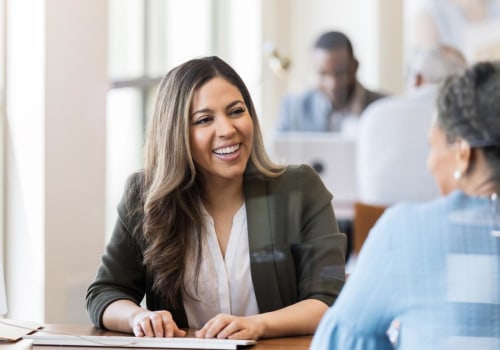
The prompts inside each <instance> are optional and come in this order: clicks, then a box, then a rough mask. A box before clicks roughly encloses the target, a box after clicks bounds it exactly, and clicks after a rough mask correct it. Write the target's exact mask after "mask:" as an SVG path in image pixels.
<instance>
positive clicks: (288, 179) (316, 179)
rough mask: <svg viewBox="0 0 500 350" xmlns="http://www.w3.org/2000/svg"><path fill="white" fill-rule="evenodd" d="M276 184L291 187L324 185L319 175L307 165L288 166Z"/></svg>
mask: <svg viewBox="0 0 500 350" xmlns="http://www.w3.org/2000/svg"><path fill="white" fill-rule="evenodd" d="M276 182H278V183H282V184H289V185H296V186H299V185H303V184H309V185H314V184H320V183H321V184H322V180H321V178H320V176H319V174H318V173H317V172H316V171H315V170H314V169H313V168H311V167H310V166H309V165H307V164H296V165H287V166H286V168H285V171H284V172H283V174H281V175H280V176H278V177H277V178H276Z"/></svg>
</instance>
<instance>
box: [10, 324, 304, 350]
mask: <svg viewBox="0 0 500 350" xmlns="http://www.w3.org/2000/svg"><path fill="white" fill-rule="evenodd" d="M43 330H45V331H47V332H50V333H59V334H73V335H107V336H109V335H120V336H123V335H124V334H123V333H115V332H109V331H104V330H101V329H98V328H95V327H93V326H85V325H44V327H43ZM43 330H42V331H43ZM188 335H189V333H188ZM311 340H312V336H299V337H286V338H273V339H261V340H258V341H257V344H256V345H254V346H251V347H248V348H246V349H249V350H269V349H283V350H284V349H287V350H306V349H309V346H310V344H311ZM38 348H40V349H41V350H62V349H69V348H71V349H75V347H68V346H45V345H44V346H43V347H41V346H39V347H38ZM32 349H33V346H32V341H31V340H26V339H22V340H19V341H17V342H13V343H4V344H1V345H0V350H32ZM78 349H80V350H84V349H89V350H95V349H96V348H95V347H82V346H79V347H78ZM106 349H113V348H112V347H106ZM115 349H118V348H115ZM120 349H122V348H120Z"/></svg>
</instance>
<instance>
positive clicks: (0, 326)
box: [0, 318, 42, 343]
mask: <svg viewBox="0 0 500 350" xmlns="http://www.w3.org/2000/svg"><path fill="white" fill-rule="evenodd" d="M41 327H42V325H41V324H39V323H36V322H31V321H20V320H12V319H9V318H2V319H0V343H4V342H10V341H16V340H19V339H21V338H22V337H23V336H24V335H26V334H29V333H32V332H34V331H35V330H37V329H40V328H41Z"/></svg>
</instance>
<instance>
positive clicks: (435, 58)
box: [410, 45, 467, 84]
mask: <svg viewBox="0 0 500 350" xmlns="http://www.w3.org/2000/svg"><path fill="white" fill-rule="evenodd" d="M466 68H467V62H466V60H465V57H464V55H463V54H462V53H461V52H460V51H459V50H457V49H455V48H454V47H451V46H445V45H438V46H433V47H431V48H427V49H423V50H421V51H420V52H418V53H417V54H416V56H415V57H414V59H413V61H412V63H411V65H410V72H411V74H412V75H416V74H420V76H421V77H422V79H423V80H424V82H426V83H435V84H437V83H440V82H441V81H443V80H444V79H445V78H446V77H448V76H450V75H455V74H461V73H462V72H463V71H464V70H465V69H466Z"/></svg>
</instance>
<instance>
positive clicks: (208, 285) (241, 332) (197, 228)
mask: <svg viewBox="0 0 500 350" xmlns="http://www.w3.org/2000/svg"><path fill="white" fill-rule="evenodd" d="M331 201H332V195H331V194H330V193H329V192H328V190H327V189H326V188H325V186H324V185H323V183H322V181H321V179H320V178H319V176H318V175H317V174H316V173H315V172H314V170H313V169H312V168H310V167H309V166H306V165H301V166H287V167H284V166H281V165H277V164H274V163H273V162H271V161H270V159H269V157H268V156H267V154H266V151H265V150H264V146H263V141H262V135H261V131H260V128H259V122H258V118H257V114H256V112H255V108H254V105H253V102H252V99H251V97H250V94H249V92H248V89H247V88H246V86H245V84H244V83H243V81H242V80H241V78H240V77H239V75H238V74H237V73H236V72H235V71H234V70H233V69H232V68H231V67H230V66H229V65H228V64H227V63H226V62H224V61H223V60H221V59H220V58H218V57H205V58H200V59H193V60H190V61H187V62H185V63H183V64H181V65H179V66H178V67H176V68H174V69H172V70H171V71H170V72H169V73H168V74H167V75H166V76H165V77H164V79H163V80H162V82H161V83H160V86H159V88H158V92H157V96H156V104H155V109H154V114H153V117H152V119H151V121H150V124H149V127H148V131H147V137H146V144H145V165H144V169H143V170H142V171H140V172H138V173H136V174H133V175H132V176H131V177H130V178H129V181H128V184H127V186H126V190H125V194H124V196H123V199H122V201H121V203H120V204H119V207H118V214H119V218H118V220H117V222H116V226H115V229H114V232H113V234H112V237H111V240H110V242H109V243H108V245H107V248H106V252H105V254H104V255H103V257H102V262H101V265H100V267H99V270H98V273H97V276H96V278H95V280H94V281H93V282H92V284H91V285H90V286H89V288H88V291H87V309H88V312H89V315H90V317H91V319H92V321H93V323H94V324H95V325H96V326H97V327H100V328H105V329H109V330H115V331H122V332H129V333H133V334H135V335H136V336H152V337H153V336H154V337H172V336H184V335H185V334H186V332H185V328H190V329H196V330H197V331H196V333H195V334H196V336H197V337H201V338H231V339H258V338H262V337H278V336H285V335H297V334H312V333H313V332H314V330H315V329H316V326H317V324H318V322H319V320H320V318H321V316H322V315H323V313H324V312H325V311H326V310H327V309H328V306H329V305H331V304H332V303H333V302H334V301H335V299H336V297H337V295H338V294H339V292H340V289H341V288H342V286H343V283H344V280H345V275H344V261H345V246H346V239H345V236H344V235H343V234H341V233H339V231H338V226H337V223H336V220H335V214H334V211H333V208H332V204H331ZM144 296H145V306H141V301H142V299H143V298H144Z"/></svg>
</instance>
